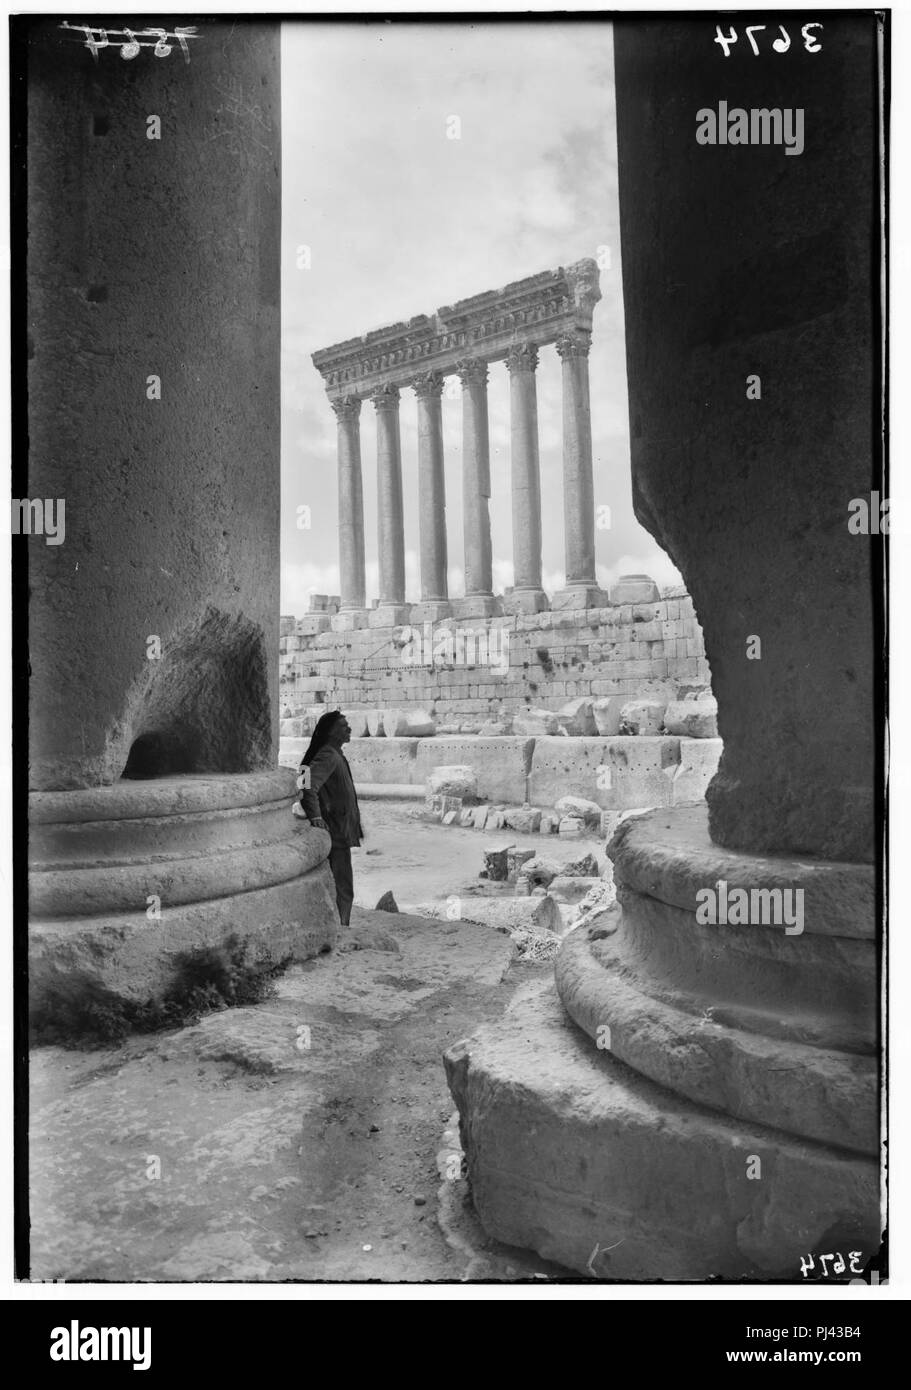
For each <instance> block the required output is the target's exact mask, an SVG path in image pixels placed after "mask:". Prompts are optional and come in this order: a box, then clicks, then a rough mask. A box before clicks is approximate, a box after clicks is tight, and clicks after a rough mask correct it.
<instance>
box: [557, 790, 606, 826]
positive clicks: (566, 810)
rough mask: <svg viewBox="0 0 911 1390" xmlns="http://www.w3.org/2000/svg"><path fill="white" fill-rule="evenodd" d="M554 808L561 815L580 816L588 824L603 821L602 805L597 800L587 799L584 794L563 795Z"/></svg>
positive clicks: (593, 824)
mask: <svg viewBox="0 0 911 1390" xmlns="http://www.w3.org/2000/svg"><path fill="white" fill-rule="evenodd" d="M554 810H556V811H559V812H560V815H561V816H579V817H580V819H581V820H584V821H585V823H586V825H591V826H596V825H599V824H600V821H601V807H600V806H599V805H598V803H597V802H596V801H587V800H586V799H585V797H582V796H561V797H560V800H559V801H558V802H557V804H556V806H555V807H554Z"/></svg>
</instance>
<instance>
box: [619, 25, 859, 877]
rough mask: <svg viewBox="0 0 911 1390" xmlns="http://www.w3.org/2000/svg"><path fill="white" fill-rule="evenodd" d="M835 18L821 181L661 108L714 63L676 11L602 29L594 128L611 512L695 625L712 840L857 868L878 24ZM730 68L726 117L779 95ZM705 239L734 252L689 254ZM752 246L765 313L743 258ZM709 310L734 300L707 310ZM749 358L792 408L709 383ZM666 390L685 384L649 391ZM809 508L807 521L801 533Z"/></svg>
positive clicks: (801, 163)
mask: <svg viewBox="0 0 911 1390" xmlns="http://www.w3.org/2000/svg"><path fill="white" fill-rule="evenodd" d="M842 23H843V26H844V27H843V29H842V30H841V32H842V33H843V34H844V40H843V41H844V42H846V43H849V44H850V45H851V48H852V52H853V53H854V54H855V61H852V63H851V67H850V72H849V73H842V72H837V71H836V70H835V69H834V68H829V69H826V70H825V71H820V72H819V73H817V74H815V77H814V92H815V96H814V100H815V101H816V102H817V103H818V109H819V110H828V111H831V112H832V119H831V121H830V122H829V123H828V124H827V127H826V135H825V140H826V146H827V148H829V149H834V148H836V147H837V148H838V150H839V178H838V181H837V185H836V184H833V181H832V180H831V178H830V177H829V171H828V170H827V169H826V168H825V167H824V165H825V161H821V162H819V163H816V164H812V165H811V164H810V163H808V162H807V160H806V159H805V158H802V159H787V160H783V161H776V160H771V159H769V160H763V161H760V162H761V164H762V167H761V168H760V164H759V163H757V162H756V161H753V160H749V159H747V160H744V159H742V158H741V154H742V151H741V150H739V149H738V147H736V146H733V145H731V146H726V147H721V146H719V147H718V148H717V149H714V150H712V151H711V153H712V154H713V155H714V156H717V157H716V158H712V159H710V160H708V161H707V160H705V159H704V158H703V156H704V154H705V153H706V151H705V149H702V148H700V147H699V146H698V145H697V143H696V141H695V140H694V138H693V132H692V129H691V128H689V125H688V122H685V121H680V120H678V118H677V113H679V111H680V110H682V109H688V108H689V107H690V106H691V104H692V102H693V101H696V104H697V106H698V105H699V104H701V102H700V100H699V98H698V97H697V93H698V92H700V91H702V90H703V89H704V85H705V83H706V82H710V81H712V80H714V77H713V74H714V73H715V71H716V68H715V64H714V61H713V60H714V57H715V55H709V54H708V53H707V52H706V53H703V54H700V55H698V56H695V55H694V58H693V62H692V63H690V62H687V63H685V64H684V63H680V62H679V61H678V59H677V53H678V49H677V44H678V43H687V42H688V39H687V38H685V37H684V35H685V32H686V31H687V24H686V21H685V20H682V19H680V20H669V21H667V22H665V21H662V32H663V33H664V35H665V36H666V38H665V40H664V42H663V43H662V45H661V48H660V52H659V51H658V49H657V47H656V44H655V40H654V37H653V35H652V34H651V33H649V34H646V33H645V32H644V31H642V30H639V31H638V32H637V31H636V26H635V25H634V24H632V23H628V22H627V23H623V24H622V25H618V26H617V27H616V28H615V31H614V32H615V63H616V70H617V138H618V149H619V163H620V169H621V189H620V214H621V240H622V242H623V245H624V248H625V251H624V258H623V284H624V301H625V302H626V303H627V304H636V305H639V306H641V307H642V312H641V313H637V314H636V315H634V316H630V319H629V321H628V323H627V336H626V348H627V364H628V381H629V390H630V401H629V408H630V419H631V420H633V421H635V422H636V427H635V429H634V430H633V431H632V439H631V448H632V470H633V504H634V508H635V512H636V515H637V517H638V518H639V520H640V521H641V522H642V524H643V525H644V526H645V527H646V529H647V530H649V531H650V532H651V534H652V535H654V536H655V537H656V538H657V539H658V540H659V543H660V544H661V545H662V546H663V548H664V549H665V550H666V551H667V553H668V554H669V555H670V557H671V559H672V560H673V561H674V563H675V564H676V565H677V567H678V569H679V570H680V571H681V573H682V575H683V577H684V579H685V581H686V583H687V586H688V588H689V591H690V593H691V594H692V597H693V602H694V604H695V609H696V613H697V615H698V618H699V622H700V624H701V626H702V629H703V633H704V637H705V648H706V653H707V656H708V659H709V661H710V663H711V668H712V688H713V691H714V694H715V696H716V698H717V700H718V706H719V714H718V729H719V733H720V735H721V737H722V738H723V739H724V752H723V754H722V758H721V763H720V765H719V769H718V773H717V774H716V776H715V778H714V779H713V781H712V783H711V785H710V786H709V789H708V792H707V800H708V803H709V807H710V813H711V829H712V835H713V838H714V839H715V840H716V841H717V842H718V843H719V844H721V845H726V846H728V847H730V848H732V849H742V850H745V851H760V852H778V851H780V852H788V851H793V852H795V853H798V854H801V855H804V854H812V855H818V856H820V857H824V858H826V859H832V860H852V861H858V860H865V861H869V860H872V858H873V852H874V843H875V838H876V837H875V830H874V791H873V788H874V779H875V778H876V777H877V776H878V775H879V774H878V772H877V770H876V769H877V756H876V746H877V740H878V738H880V736H881V726H880V725H878V723H877V720H876V717H875V716H874V682H875V679H876V674H877V669H878V661H877V658H876V657H875V656H874V649H875V647H876V645H877V639H876V636H875V631H874V622H873V593H874V590H875V589H877V588H878V587H880V582H881V581H880V579H879V577H878V575H879V571H878V568H877V567H878V565H879V560H878V557H877V558H875V559H874V560H873V561H872V563H873V565H874V570H875V571H876V577H874V578H873V580H872V582H871V545H872V546H874V547H875V548H876V549H877V550H878V544H877V542H876V540H875V539H867V538H865V537H861V536H853V535H852V534H851V533H850V532H849V530H848V505H849V502H850V499H852V498H855V497H861V498H863V497H868V496H869V494H870V488H871V479H873V478H875V477H877V476H878V472H879V462H878V459H877V458H876V457H875V455H874V441H875V435H876V432H875V430H874V429H872V428H871V424H870V401H871V397H872V396H873V395H874V394H875V390H876V387H875V375H874V364H875V362H876V358H877V353H876V343H877V334H878V331H879V330H878V326H877V319H876V314H877V312H878V309H877V295H876V294H873V293H871V286H874V285H878V276H879V271H878V268H877V266H876V264H875V263H874V262H873V261H872V259H871V258H872V255H873V251H872V246H871V241H870V234H869V218H868V217H867V215H866V212H865V211H864V210H865V209H866V208H868V207H869V206H870V204H871V200H873V201H875V199H876V196H877V194H876V188H877V178H878V174H877V165H876V160H875V159H871V151H873V150H874V149H875V148H876V144H877V121H878V119H879V116H878V112H879V100H878V95H877V90H876V76H875V69H876V60H875V53H876V45H877V42H878V38H877V33H876V28H875V24H874V23H873V22H872V18H871V20H870V21H869V22H867V21H866V20H860V19H858V20H853V21H849V20H844V21H842ZM743 79H744V82H745V83H746V85H745V86H744V85H742V86H741V87H740V88H739V90H738V94H737V99H738V102H739V103H741V104H742V105H743V106H744V107H745V108H749V107H756V108H767V109H773V108H775V107H776V106H790V105H791V104H792V100H793V88H792V78H791V76H790V75H789V74H788V73H787V72H786V71H785V68H784V65H783V64H782V65H779V66H778V67H777V68H775V70H774V71H773V70H772V68H771V67H768V66H766V67H765V69H764V70H763V72H762V73H761V74H760V73H759V72H758V67H757V69H756V70H751V72H750V73H749V74H748V73H747V72H746V71H744V72H743ZM669 200H671V201H672V202H673V205H674V210H675V211H674V228H673V230H672V231H671V230H670V229H669V228H668V226H667V223H666V221H665V220H664V215H663V214H664V211H665V210H666V208H667V206H668V202H669ZM848 208H850V209H855V210H856V212H855V213H852V214H850V215H848V216H846V209H848ZM697 229H698V230H697ZM707 244H708V245H712V246H714V247H717V248H723V247H728V248H734V247H736V251H733V250H732V252H731V255H730V256H728V255H727V254H726V253H721V254H719V255H716V256H705V255H704V254H703V253H702V249H703V248H704V247H705V245H707ZM811 245H812V247H813V250H812V253H811V252H810V251H809V249H808V248H809V247H810V246H811ZM799 248H802V249H799ZM803 254H807V255H811V257H812V263H813V266H814V274H813V275H812V276H811V275H807V274H803V273H802V271H801V269H800V265H801V264H802V262H801V259H800V258H801V257H802V255H803ZM795 257H796V259H794V258H795ZM770 258H771V260H775V261H776V263H777V264H778V265H779V266H780V269H781V273H782V275H783V276H784V277H785V280H784V281H783V283H784V282H785V281H786V283H787V286H788V290H787V296H786V298H787V303H786V304H785V303H784V302H783V301H782V300H779V299H777V298H772V297H770V295H769V288H768V282H767V281H766V279H765V278H764V277H763V276H761V275H752V274H751V273H749V272H748V271H747V269H746V268H747V267H751V266H759V265H768V264H770ZM785 261H787V266H786V265H785ZM681 284H685V285H686V286H687V292H686V295H685V296H683V295H681V294H680V292H679V288H678V287H679V286H680V285H681ZM722 302H724V303H736V304H737V311H736V317H735V318H734V319H732V320H729V321H728V322H727V323H725V324H723V323H722V318H723V316H724V315H723V311H720V310H719V305H720V304H721V303H722ZM760 343H761V344H762V351H761V353H760V354H759V356H757V345H758V344H760ZM770 372H774V375H775V377H776V380H778V381H781V382H787V383H789V385H788V387H787V388H786V389H787V394H788V399H789V401H790V402H792V403H793V402H794V401H796V390H797V387H796V384H797V383H799V384H800V385H799V390H800V398H801V402H802V404H801V407H800V408H799V409H796V408H795V409H790V408H789V409H787V410H786V411H784V413H783V414H781V415H778V416H777V417H776V418H775V419H774V420H773V419H771V418H770V414H769V412H768V411H767V410H766V409H765V404H762V405H759V404H758V403H755V402H753V403H748V402H747V401H746V400H745V398H744V392H743V391H742V390H738V391H737V392H733V391H731V390H730V389H729V388H730V383H731V382H732V381H738V382H744V381H745V380H746V378H747V376H748V375H750V374H751V373H755V374H758V375H760V376H761V379H762V385H763V387H764V386H765V385H766V379H767V375H768V373H770ZM763 373H765V374H766V375H762V374H763ZM670 381H676V382H683V381H685V382H686V383H687V385H686V388H685V389H682V390H679V391H670V392H669V391H668V390H667V383H668V382H670ZM706 401H711V402H713V405H712V407H711V408H710V409H707V408H706V404H705V403H706ZM833 402H834V403H837V405H836V408H835V411H834V413H833ZM753 407H755V408H753ZM697 437H698V439H699V445H698V450H697V451H695V452H694V449H693V441H694V440H695V439H696V438H697ZM770 479H771V480H774V481H773V483H772V485H771V486H770ZM809 517H817V518H824V520H822V521H821V522H820V524H816V525H812V524H811V525H810V526H809V527H808V526H807V518H809ZM707 536H711V537H712V543H711V544H706V542H705V538H706V537H707ZM797 594H799V595H800V601H799V602H795V595H797ZM808 613H812V615H813V621H812V624H810V625H809V626H808V624H807V621H806V615H807V614H808ZM754 638H757V639H759V641H760V642H761V659H758V660H757V659H755V657H756V656H757V655H759V652H758V651H757V647H756V642H755V641H754V640H753V639H754ZM751 650H752V653H753V657H754V659H749V657H750V651H751ZM822 711H825V715H824V716H821V712H822Z"/></svg>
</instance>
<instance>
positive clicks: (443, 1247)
mask: <svg viewBox="0 0 911 1390" xmlns="http://www.w3.org/2000/svg"><path fill="white" fill-rule="evenodd" d="M365 819H366V820H367V823H368V824H367V834H368V839H367V843H366V845H365V849H364V851H362V852H361V853H360V854H358V856H357V863H356V881H357V889H358V902H359V903H373V902H375V901H376V899H377V898H378V897H379V896H380V894H381V893H383V892H385V891H386V890H388V889H391V890H392V891H393V892H394V893H395V895H396V897H397V898H398V900H399V902H400V905H406V904H407V903H408V902H410V901H415V900H420V901H423V902H431V901H443V900H445V899H446V898H447V897H449V896H450V895H452V894H453V893H455V894H457V895H458V894H459V893H462V894H463V895H465V896H466V897H467V896H470V894H469V889H470V888H471V886H472V884H473V883H474V882H475V881H476V875H477V871H478V867H479V866H480V865H481V863H482V862H483V848H484V846H485V843H495V842H497V843H504V842H505V841H506V840H513V839H515V840H516V842H517V843H519V842H520V841H521V842H522V844H524V843H525V841H526V840H527V844H528V847H534V848H538V847H540V837H538V836H528V837H525V838H524V839H523V837H521V836H514V835H513V834H511V833H509V834H506V835H504V833H503V832H498V833H496V834H494V835H491V836H487V835H486V834H485V833H484V832H475V831H471V830H460V829H454V828H445V829H444V828H442V827H440V826H439V825H434V824H427V823H424V822H419V821H416V820H415V819H414V818H413V817H411V816H409V814H408V813H407V811H404V810H401V809H398V810H395V809H392V808H389V807H386V806H380V805H378V804H377V805H373V806H370V807H368V808H367V815H366V817H365ZM593 847H595V846H593V845H588V844H580V842H579V841H574V842H572V843H570V844H566V845H565V846H558V845H557V844H556V841H555V839H554V838H552V839H551V840H550V841H549V843H548V853H551V852H552V851H554V852H555V853H556V854H557V855H558V856H560V855H565V858H567V859H569V858H572V857H575V856H578V854H579V853H580V852H582V851H583V850H584V849H586V848H593ZM371 849H372V850H375V851H377V853H375V854H370V853H368V852H367V851H369V850H371ZM551 969H552V967H551V966H550V965H549V964H530V963H528V962H527V961H524V960H520V959H518V958H517V955H516V951H515V948H514V946H513V943H512V942H511V940H510V938H509V936H508V935H505V934H503V933H502V932H497V931H494V930H492V929H491V928H490V927H485V926H481V925H477V924H474V923H472V922H469V921H466V920H455V921H451V920H446V919H436V920H434V919H430V918H426V917H417V916H413V915H408V914H405V913H400V914H387V913H377V912H373V911H369V910H364V909H363V908H358V909H356V911H355V915H354V920H353V923H352V929H351V930H350V931H349V932H347V933H345V934H344V936H343V939H342V941H341V942H340V948H339V949H338V950H336V951H333V952H332V953H330V954H327V955H324V956H321V957H318V958H316V959H314V960H312V961H309V962H307V963H306V964H304V965H299V966H295V967H293V968H292V969H291V970H289V971H288V972H287V973H286V974H285V975H284V976H283V977H282V978H281V979H279V980H278V982H277V988H276V994H275V996H274V997H273V998H271V999H269V1000H267V1001H265V1002H264V1003H261V1004H258V1005H255V1006H251V1007H246V1008H238V1009H231V1010H226V1011H224V1012H221V1013H216V1014H211V1015H209V1016H208V1017H206V1018H205V1019H203V1020H202V1021H201V1022H199V1023H197V1024H195V1025H193V1026H190V1027H187V1028H183V1029H181V1030H179V1031H173V1032H169V1033H159V1034H155V1035H145V1036H137V1037H133V1038H131V1039H130V1040H128V1041H127V1042H126V1043H125V1044H123V1045H121V1046H116V1047H104V1048H96V1049H84V1050H76V1049H69V1048H61V1047H45V1048H39V1049H36V1050H35V1051H34V1052H33V1053H32V1059H31V1083H32V1096H31V1122H30V1136H31V1146H30V1147H31V1152H30V1186H31V1192H32V1210H31V1221H32V1277H33V1278H36V1279H69V1280H88V1281H95V1280H114V1281H136V1280H154V1281H168V1280H173V1281H186V1280H191V1281H202V1280H217V1281H234V1280H237V1281H240V1280H243V1281H249V1280H267V1281H278V1280H320V1279H322V1280H369V1279H380V1280H403V1281H418V1280H445V1281H459V1280H464V1279H496V1280H515V1279H522V1278H525V1279H530V1278H535V1277H542V1278H543V1277H554V1276H555V1275H559V1274H561V1273H564V1271H561V1270H560V1269H558V1268H557V1267H555V1266H548V1265H546V1264H545V1263H544V1262H543V1261H541V1260H540V1259H539V1258H538V1257H537V1256H535V1255H533V1254H531V1253H529V1252H521V1251H516V1250H511V1249H507V1248H504V1247H496V1246H494V1245H492V1244H491V1242H489V1241H488V1240H487V1239H486V1238H485V1236H484V1233H483V1231H482V1230H481V1229H480V1227H479V1226H478V1224H477V1222H476V1220H475V1219H474V1216H473V1213H472V1210H471V1206H470V1201H469V1198H468V1193H467V1185H466V1183H465V1180H464V1178H463V1177H462V1176H461V1164H460V1157H461V1155H460V1151H459V1148H458V1137H457V1133H456V1132H455V1129H454V1127H453V1103H452V1099H451V1097H450V1095H449V1092H448V1089H447V1086H446V1080H445V1076H444V1072H443V1067H442V1063H441V1053H442V1052H443V1051H444V1049H446V1048H447V1047H449V1046H450V1045H451V1044H452V1043H454V1042H456V1041H457V1040H458V1039H459V1038H461V1037H464V1036H465V1035H466V1034H469V1033H471V1032H472V1031H473V1030H474V1028H476V1027H477V1026H478V1025H479V1024H481V1023H483V1022H487V1021H490V1020H493V1019H496V1018H499V1017H500V1015H501V1014H502V1013H503V1011H504V1009H505V1007H506V1005H507V1003H508V1002H509V1001H510V1000H511V999H512V998H514V997H515V996H516V995H517V993H518V992H520V991H523V990H526V989H528V988H529V987H531V986H533V985H534V984H535V983H537V982H538V981H540V980H541V979H543V978H546V977H547V976H548V975H549V973H550V971H551Z"/></svg>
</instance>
